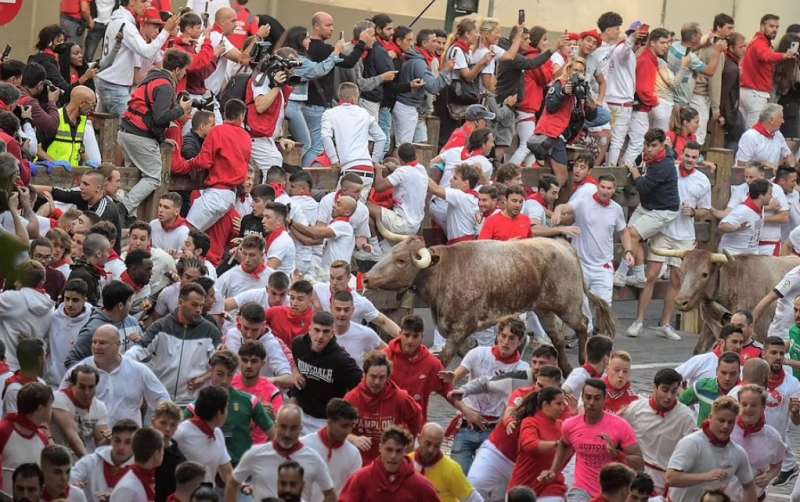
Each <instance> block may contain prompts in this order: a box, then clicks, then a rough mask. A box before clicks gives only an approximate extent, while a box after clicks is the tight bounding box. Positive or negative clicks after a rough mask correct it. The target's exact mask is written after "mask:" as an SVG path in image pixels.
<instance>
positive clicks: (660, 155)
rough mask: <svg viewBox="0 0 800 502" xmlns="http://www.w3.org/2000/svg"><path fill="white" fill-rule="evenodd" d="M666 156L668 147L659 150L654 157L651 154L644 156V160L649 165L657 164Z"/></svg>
mask: <svg viewBox="0 0 800 502" xmlns="http://www.w3.org/2000/svg"><path fill="white" fill-rule="evenodd" d="M666 158H667V149H666V148H665V149H663V150H661V151H660V152H658V153H657V154H655V156H653V157H651V156H649V155H645V156H644V162H645V164H647V165H648V166H651V165H653V164H655V163H657V162H661V161H662V160H664V159H666Z"/></svg>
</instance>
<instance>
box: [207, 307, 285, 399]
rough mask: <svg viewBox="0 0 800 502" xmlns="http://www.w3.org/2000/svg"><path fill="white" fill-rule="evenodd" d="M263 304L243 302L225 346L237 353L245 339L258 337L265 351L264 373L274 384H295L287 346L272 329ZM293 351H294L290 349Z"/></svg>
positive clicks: (281, 385)
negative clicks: (268, 323)
mask: <svg viewBox="0 0 800 502" xmlns="http://www.w3.org/2000/svg"><path fill="white" fill-rule="evenodd" d="M266 320H267V318H266V314H265V313H264V307H263V306H261V305H259V304H257V303H253V302H251V303H243V304H242V306H241V308H240V309H239V315H238V316H237V318H236V327H235V328H231V329H230V330H228V332H227V333H226V334H225V338H224V340H223V343H224V345H225V348H227V349H228V350H230V351H231V352H233V353H234V354H237V353H238V352H239V349H240V348H241V346H242V345H243V344H244V342H245V341H246V340H257V341H258V342H259V343H260V344H261V345H262V346H263V347H264V351H265V352H266V359H265V360H264V366H263V368H262V369H261V374H262V375H264V376H266V377H269V379H270V382H272V383H273V384H275V385H277V386H279V387H282V388H287V387H290V386H291V385H293V384H294V378H293V377H292V365H291V364H290V362H289V359H288V357H287V355H286V351H288V348H285V346H284V345H282V342H281V340H280V339H279V338H277V337H276V336H275V335H273V334H272V333H270V332H269V330H268V329H267V324H266ZM289 353H290V354H291V352H289Z"/></svg>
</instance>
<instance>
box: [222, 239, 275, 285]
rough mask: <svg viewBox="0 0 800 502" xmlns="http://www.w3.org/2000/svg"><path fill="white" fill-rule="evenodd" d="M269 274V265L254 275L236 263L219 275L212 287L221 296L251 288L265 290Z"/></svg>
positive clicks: (270, 273) (270, 270)
mask: <svg viewBox="0 0 800 502" xmlns="http://www.w3.org/2000/svg"><path fill="white" fill-rule="evenodd" d="M276 240H277V239H276ZM273 245H274V243H273ZM270 275H272V269H271V268H269V267H265V268H264V270H262V271H261V273H260V274H258V276H257V277H256V276H254V274H253V273H248V272H245V271H244V270H242V266H241V265H237V266H235V267H233V268H230V269H228V270H227V271H225V273H224V274H222V275H221V276H219V279H218V280H217V282H216V283H214V288H215V289H216V290H217V291H218V292H219V294H220V296H221V297H222V298H230V297H232V296H236V295H237V294H239V293H243V292H245V291H249V290H251V289H260V290H262V291H266V290H265V288H266V287H267V281H269V276H270Z"/></svg>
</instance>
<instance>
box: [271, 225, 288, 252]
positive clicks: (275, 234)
mask: <svg viewBox="0 0 800 502" xmlns="http://www.w3.org/2000/svg"><path fill="white" fill-rule="evenodd" d="M285 231H286V229H285V228H283V227H282V226H281V227H280V228H276V229H275V230H273V231H272V232H270V233H269V235H268V236H267V251H269V248H270V247H271V246H272V243H273V242H275V240H276V239H277V238H278V237H280V236H281V234H282V233H284V232H285Z"/></svg>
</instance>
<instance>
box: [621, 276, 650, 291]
mask: <svg viewBox="0 0 800 502" xmlns="http://www.w3.org/2000/svg"><path fill="white" fill-rule="evenodd" d="M626 282H627V284H628V286H630V287H632V288H637V289H643V288H644V286H645V285H646V284H647V279H645V278H644V277H637V276H635V275H632V276H630V277H628V280H627V281H626Z"/></svg>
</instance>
